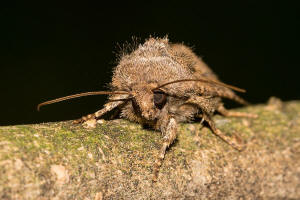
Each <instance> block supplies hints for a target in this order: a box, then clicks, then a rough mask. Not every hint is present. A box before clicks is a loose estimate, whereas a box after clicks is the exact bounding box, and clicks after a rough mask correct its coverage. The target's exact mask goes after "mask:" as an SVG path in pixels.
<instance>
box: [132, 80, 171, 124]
mask: <svg viewBox="0 0 300 200" xmlns="http://www.w3.org/2000/svg"><path fill="white" fill-rule="evenodd" d="M155 88H157V85H156V84H155V83H153V84H140V85H136V86H134V87H133V88H132V91H131V95H132V106H133V108H134V110H135V112H136V113H137V114H140V115H141V116H142V117H143V118H145V119H146V120H150V121H152V120H155V119H157V118H158V116H159V114H160V112H161V110H162V109H163V108H164V106H165V104H166V103H167V95H166V94H165V93H164V92H163V91H162V90H160V89H155Z"/></svg>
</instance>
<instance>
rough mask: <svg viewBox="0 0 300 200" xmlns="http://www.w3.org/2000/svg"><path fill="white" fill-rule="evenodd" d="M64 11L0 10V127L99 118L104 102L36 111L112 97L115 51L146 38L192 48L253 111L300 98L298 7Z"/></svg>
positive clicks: (47, 6)
mask: <svg viewBox="0 0 300 200" xmlns="http://www.w3.org/2000/svg"><path fill="white" fill-rule="evenodd" d="M62 2H63V1H62ZM62 2H60V3H53V2H52V1H49V2H47V3H46V2H44V3H42V4H41V3H40V4H33V3H31V4H29V3H28V2H25V1H24V2H23V3H15V4H13V3H11V4H10V5H2V6H1V7H0V17H1V19H0V20H1V33H0V38H1V45H0V51H1V52H0V53H1V54H0V74H1V77H0V81H1V83H0V89H1V104H0V113H1V115H0V125H9V124H24V123H37V122H46V121H59V120H69V119H75V118H79V117H81V116H82V115H85V114H88V113H92V112H94V111H96V110H98V109H100V108H101V106H102V104H103V103H104V102H105V99H106V97H105V96H94V97H85V98H80V99H76V100H71V101H66V102H61V103H57V104H53V105H49V106H46V107H43V108H42V109H41V111H40V112H37V111H36V105H37V104H38V103H40V102H43V101H46V100H49V99H53V98H57V97H61V96H66V95H70V94H73V93H79V92H85V91H93V90H106V89H107V87H106V85H107V83H109V81H110V79H111V75H112V72H111V70H112V67H114V66H115V65H116V62H115V54H114V53H112V52H114V51H118V48H117V43H119V44H122V43H124V42H125V41H130V40H131V37H132V36H137V37H140V38H141V41H144V39H145V38H147V37H149V35H150V34H151V35H154V36H164V35H166V34H168V35H169V38H170V40H171V41H172V42H184V43H185V44H187V45H189V46H192V47H194V49H195V52H196V53H197V54H198V55H200V56H202V57H203V59H204V60H205V62H207V63H208V64H209V66H210V67H211V68H212V69H213V70H214V71H215V72H216V74H217V75H218V76H219V77H220V79H221V80H222V81H224V82H225V83H228V84H233V85H236V86H239V87H241V88H245V89H247V91H248V92H247V93H246V94H241V96H243V97H244V98H246V99H247V100H248V101H250V102H252V103H264V102H266V101H267V99H268V98H269V97H270V96H277V97H280V98H281V99H282V100H293V99H299V97H300V95H299V89H300V84H299V61H298V57H299V55H298V54H299V45H300V43H299V38H298V37H299V17H298V14H297V12H299V8H298V7H297V6H296V5H294V4H290V3H288V2H287V1H284V2H285V3H282V4H275V3H273V2H271V1H239V2H238V1H237V2H233V1H232V2H231V1H214V2H212V1H195V2H194V3H192V2H190V1H178V2H176V1H168V2H164V3H162V2H151V1H141V2H143V3H132V2H131V3H130V4H129V3H128V2H125V1H122V3H121V2H118V1H114V2H112V3H111V4H110V5H106V4H104V3H101V2H100V1H99V2H98V3H97V4H89V3H84V2H83V1H82V2H81V3H75V2H72V3H62ZM209 2H211V3H209Z"/></svg>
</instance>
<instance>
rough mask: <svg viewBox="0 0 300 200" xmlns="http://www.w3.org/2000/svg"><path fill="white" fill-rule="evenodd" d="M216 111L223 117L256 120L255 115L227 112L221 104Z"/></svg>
mask: <svg viewBox="0 0 300 200" xmlns="http://www.w3.org/2000/svg"><path fill="white" fill-rule="evenodd" d="M217 111H218V112H219V113H220V114H221V115H223V116H225V117H248V118H257V115H256V114H252V113H244V112H236V111H229V110H227V109H226V108H225V107H224V106H223V105H222V104H221V105H220V106H219V107H218V108H217Z"/></svg>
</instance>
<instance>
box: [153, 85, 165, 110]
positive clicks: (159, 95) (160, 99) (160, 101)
mask: <svg viewBox="0 0 300 200" xmlns="http://www.w3.org/2000/svg"><path fill="white" fill-rule="evenodd" d="M153 93H154V95H153V101H154V104H155V106H156V107H157V108H158V109H162V108H163V107H164V105H165V104H166V102H167V95H166V94H165V93H164V92H163V91H161V90H158V91H154V92H153Z"/></svg>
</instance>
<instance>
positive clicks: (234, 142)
mask: <svg viewBox="0 0 300 200" xmlns="http://www.w3.org/2000/svg"><path fill="white" fill-rule="evenodd" d="M203 117H204V120H205V121H206V122H207V123H208V125H209V126H210V128H211V130H212V132H213V133H214V134H215V135H217V136H219V137H220V138H221V139H222V140H224V141H225V142H226V143H228V144H229V145H231V146H232V147H233V148H235V149H237V150H238V151H242V150H243V149H244V148H245V144H244V143H243V141H242V140H241V138H240V137H238V136H237V135H234V136H233V137H229V136H227V135H226V134H224V133H223V132H222V131H221V130H220V129H218V128H217V127H216V125H215V123H214V121H213V120H212V119H211V118H210V116H208V115H205V114H204V115H203Z"/></svg>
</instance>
